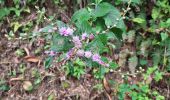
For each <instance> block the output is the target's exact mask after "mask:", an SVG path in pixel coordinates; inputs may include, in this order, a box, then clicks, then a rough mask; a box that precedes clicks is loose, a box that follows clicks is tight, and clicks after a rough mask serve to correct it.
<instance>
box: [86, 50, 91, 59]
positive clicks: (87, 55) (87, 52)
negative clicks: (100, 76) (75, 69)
mask: <svg viewBox="0 0 170 100" xmlns="http://www.w3.org/2000/svg"><path fill="white" fill-rule="evenodd" d="M84 56H85V57H86V58H90V57H91V56H92V53H91V52H90V51H86V52H85V53H84Z"/></svg>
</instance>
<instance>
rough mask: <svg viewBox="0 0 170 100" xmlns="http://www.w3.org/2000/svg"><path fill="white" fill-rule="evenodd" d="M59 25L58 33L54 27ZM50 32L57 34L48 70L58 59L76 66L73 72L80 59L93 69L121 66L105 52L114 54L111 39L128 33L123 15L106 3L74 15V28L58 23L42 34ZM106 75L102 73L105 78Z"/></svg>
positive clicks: (47, 64)
mask: <svg viewBox="0 0 170 100" xmlns="http://www.w3.org/2000/svg"><path fill="white" fill-rule="evenodd" d="M56 26H57V30H56V28H54V27H56ZM54 29H55V30H54ZM49 30H51V32H53V33H54V34H53V39H52V43H51V48H50V51H48V53H47V54H48V55H49V56H50V57H49V58H47V59H46V62H45V67H46V68H49V67H50V66H51V63H49V62H52V59H53V58H54V57H57V58H62V61H63V62H66V64H65V65H68V66H72V67H70V68H73V70H74V61H75V60H76V59H77V58H79V59H80V60H81V61H83V62H84V63H85V66H89V67H93V66H95V67H97V66H98V67H100V66H101V67H103V68H104V69H105V70H106V69H115V68H116V67H117V65H116V63H115V62H114V61H113V60H111V59H109V58H107V57H104V56H102V55H103V53H105V52H111V51H110V47H109V45H108V44H109V42H110V40H115V39H116V40H118V38H119V36H120V35H121V34H122V33H124V32H125V30H126V27H125V25H124V22H123V19H122V17H121V15H120V12H119V11H118V10H117V9H116V8H115V7H113V6H112V5H111V4H109V3H106V2H102V3H99V4H96V6H95V7H87V8H83V9H80V10H79V11H77V12H75V13H74V14H73V16H72V19H71V24H70V25H66V24H65V23H63V22H61V21H57V22H56V23H53V25H51V26H47V27H45V28H43V29H41V32H49ZM119 39H120V38H119ZM56 52H57V53H56ZM61 54H62V55H61ZM63 55H64V56H63ZM80 60H79V61H80ZM58 62H60V60H58ZM67 63H69V64H67ZM70 63H72V64H70ZM100 71H101V70H99V73H100ZM102 71H104V70H102ZM105 72H106V71H104V72H102V73H103V74H102V76H103V75H104V73H105ZM73 73H74V72H73ZM102 76H101V77H102Z"/></svg>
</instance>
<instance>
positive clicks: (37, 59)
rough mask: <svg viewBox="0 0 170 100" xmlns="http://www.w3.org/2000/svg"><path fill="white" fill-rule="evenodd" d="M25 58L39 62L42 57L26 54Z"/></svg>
mask: <svg viewBox="0 0 170 100" xmlns="http://www.w3.org/2000/svg"><path fill="white" fill-rule="evenodd" d="M24 59H25V60H26V61H28V62H34V63H36V62H39V61H40V59H39V58H38V57H34V56H25V57H24Z"/></svg>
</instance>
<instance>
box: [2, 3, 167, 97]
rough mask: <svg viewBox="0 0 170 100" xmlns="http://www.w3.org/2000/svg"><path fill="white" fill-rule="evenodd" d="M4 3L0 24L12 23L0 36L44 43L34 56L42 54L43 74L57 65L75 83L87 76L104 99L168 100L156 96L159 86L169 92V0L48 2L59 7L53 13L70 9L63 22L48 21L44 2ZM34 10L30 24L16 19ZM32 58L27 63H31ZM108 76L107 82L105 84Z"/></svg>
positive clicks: (5, 87) (159, 94) (162, 94)
mask: <svg viewBox="0 0 170 100" xmlns="http://www.w3.org/2000/svg"><path fill="white" fill-rule="evenodd" d="M7 1H8V0H7ZM7 1H4V0H0V7H2V8H1V9H0V21H1V25H2V26H4V25H5V24H4V23H7V22H8V21H9V20H8V19H9V18H11V20H10V21H12V22H11V23H10V26H5V27H6V28H7V29H3V31H1V34H0V36H2V37H4V36H5V37H4V38H7V39H8V40H15V39H19V40H21V41H29V42H34V41H36V39H39V38H43V39H44V40H45V42H46V43H45V45H44V46H43V47H42V48H43V50H40V51H38V50H35V52H34V53H35V55H40V54H43V55H45V57H44V58H45V59H43V67H44V69H45V70H47V71H50V69H53V68H54V69H55V67H56V66H57V68H58V70H59V71H61V72H62V74H64V75H65V76H67V77H74V78H76V79H77V80H81V79H84V78H85V76H86V75H88V74H90V75H92V77H93V78H94V80H99V83H98V85H96V87H97V88H98V89H99V90H100V87H102V88H103V89H104V90H105V92H106V94H107V97H108V99H109V100H111V99H110V98H113V97H114V98H116V99H118V100H128V99H132V100H155V99H156V100H165V99H168V98H170V97H169V96H168V95H170V93H169V92H168V93H167V94H166V92H161V86H160V87H159V84H160V85H166V86H165V87H167V91H169V86H170V79H169V78H168V76H169V72H170V37H169V34H170V2H169V1H168V0H150V1H145V0H89V1H88V0H87V1H86V0H77V1H76V0H75V1H69V2H70V4H72V5H73V7H70V5H69V6H68V5H67V4H68V3H66V1H62V0H61V1H60V0H53V1H52V2H54V3H55V5H57V6H58V9H59V10H58V14H62V13H60V10H69V8H70V10H71V11H70V12H71V13H72V12H74V13H73V14H70V13H67V14H66V15H65V17H64V18H63V16H58V15H55V13H52V16H48V17H47V11H46V10H47V9H48V8H46V7H43V4H44V3H45V1H39V0H35V1H34V0H26V1H24V0H13V4H12V5H13V6H10V5H6V2H7ZM38 3H40V5H38ZM47 3H48V2H47ZM33 5H37V6H35V8H34V10H35V9H36V14H35V15H34V14H33V16H31V17H32V19H31V20H33V21H31V20H30V21H25V20H22V19H23V17H20V16H21V15H23V16H24V15H25V16H26V15H27V14H28V13H29V14H30V10H32V9H31V7H32V6H33ZM79 5H80V6H79ZM78 6H79V7H78ZM67 7H68V9H67ZM72 8H73V9H72ZM61 12H62V11H61ZM31 13H32V12H31ZM70 15H71V16H70ZM69 17H71V18H69ZM66 19H67V20H66ZM44 22H46V23H44ZM2 28H3V27H2ZM24 50H25V51H26V53H27V50H26V49H24ZM24 50H23V49H18V50H16V51H15V54H16V55H17V56H18V57H23V55H24ZM0 51H1V50H0ZM27 55H28V54H27ZM26 59H27V60H28V59H30V58H28V57H27V58H26ZM32 59H33V58H32ZM32 59H31V60H29V61H30V62H36V60H35V58H34V60H33V61H32ZM21 67H22V66H21ZM111 73H113V74H116V76H114V75H112V74H111ZM34 74H35V79H36V81H35V82H34V83H35V84H34V85H35V86H36V85H38V84H40V83H41V81H42V79H41V78H40V77H41V75H39V74H36V72H34ZM110 74H111V75H112V76H111V77H112V78H111V79H108V75H110ZM101 80H102V81H103V83H102V81H101ZM1 81H2V82H0V90H2V91H8V90H9V89H10V87H9V86H8V84H6V82H5V81H4V79H1ZM161 83H162V84H161ZM26 84H27V85H30V84H31V83H29V82H27V83H26ZM100 84H102V86H100ZM108 84H109V85H108ZM27 85H26V86H25V87H26V89H25V90H26V91H31V90H33V86H32V84H31V85H30V86H31V88H30V87H29V88H27ZM23 87H24V86H23ZM108 88H109V89H108ZM157 88H158V89H157ZM108 91H110V92H108ZM49 100H51V99H49Z"/></svg>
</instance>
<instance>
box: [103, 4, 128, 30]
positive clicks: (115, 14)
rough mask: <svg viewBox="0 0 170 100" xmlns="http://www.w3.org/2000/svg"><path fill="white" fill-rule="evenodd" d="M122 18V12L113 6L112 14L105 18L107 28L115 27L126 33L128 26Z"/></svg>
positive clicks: (109, 13)
mask: <svg viewBox="0 0 170 100" xmlns="http://www.w3.org/2000/svg"><path fill="white" fill-rule="evenodd" d="M120 18H121V16H120V12H119V11H118V9H117V8H115V7H113V6H112V7H111V10H110V12H108V14H107V15H105V16H104V20H105V24H106V26H115V27H116V28H120V29H121V30H122V31H125V30H126V26H125V24H124V22H123V20H122V19H120Z"/></svg>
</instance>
